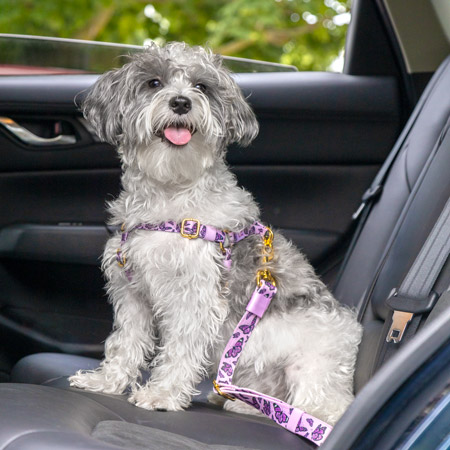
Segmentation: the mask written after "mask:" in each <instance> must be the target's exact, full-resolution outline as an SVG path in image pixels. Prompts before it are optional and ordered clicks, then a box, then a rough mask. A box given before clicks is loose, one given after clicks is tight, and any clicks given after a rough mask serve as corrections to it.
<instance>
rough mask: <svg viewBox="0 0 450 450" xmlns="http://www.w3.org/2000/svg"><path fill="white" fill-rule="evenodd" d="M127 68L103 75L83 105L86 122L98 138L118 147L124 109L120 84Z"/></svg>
mask: <svg viewBox="0 0 450 450" xmlns="http://www.w3.org/2000/svg"><path fill="white" fill-rule="evenodd" d="M124 70H126V68H124V67H123V68H121V69H116V70H111V71H109V72H106V73H105V74H103V75H102V76H101V77H100V78H99V79H98V80H97V81H96V82H95V84H94V85H93V87H92V88H91V89H90V90H89V92H88V94H87V96H86V98H85V99H84V100H83V101H82V103H81V109H82V111H83V114H84V117H85V118H86V120H87V121H88V122H89V123H90V124H91V125H92V126H93V128H94V130H95V132H96V133H97V135H98V137H99V138H100V139H101V140H102V141H105V142H108V143H109V144H111V145H114V146H117V145H118V144H119V141H120V137H121V134H122V115H123V114H122V112H121V110H122V108H121V107H120V106H121V105H120V104H119V98H120V96H119V95H118V93H119V92H120V91H121V88H120V84H121V79H122V78H123V73H122V72H123V71H124Z"/></svg>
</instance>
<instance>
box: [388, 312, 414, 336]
mask: <svg viewBox="0 0 450 450" xmlns="http://www.w3.org/2000/svg"><path fill="white" fill-rule="evenodd" d="M413 316H414V314H413V313H410V312H404V311H394V314H393V315H392V324H391V328H390V329H389V332H388V334H387V337H386V342H393V343H394V344H398V343H399V342H400V341H401V340H402V338H403V334H404V332H405V330H406V327H407V326H408V323H409V322H411V319H412V318H413Z"/></svg>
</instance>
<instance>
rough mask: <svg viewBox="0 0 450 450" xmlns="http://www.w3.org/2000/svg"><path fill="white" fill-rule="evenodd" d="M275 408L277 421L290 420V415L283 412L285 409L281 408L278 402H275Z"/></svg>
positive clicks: (285, 421) (286, 421) (284, 421)
mask: <svg viewBox="0 0 450 450" xmlns="http://www.w3.org/2000/svg"><path fill="white" fill-rule="evenodd" d="M273 409H274V412H275V419H277V422H278V423H280V424H282V423H288V422H289V416H288V415H287V414H286V413H284V412H283V410H282V409H281V408H280V406H279V405H277V404H276V403H274V404H273Z"/></svg>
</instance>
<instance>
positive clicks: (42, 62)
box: [0, 34, 297, 75]
mask: <svg viewBox="0 0 450 450" xmlns="http://www.w3.org/2000/svg"><path fill="white" fill-rule="evenodd" d="M143 48H144V47H143V46H136V45H118V44H111V43H105V42H90V41H80V40H73V39H56V38H42V37H36V36H17V35H5V34H0V55H1V56H0V75H52V74H53V75H61V74H82V73H103V72H105V71H106V70H109V69H111V68H113V67H120V66H122V65H123V64H125V63H126V61H127V57H128V56H129V55H131V54H133V53H137V52H141V51H142V50H143ZM224 60H225V65H227V66H228V68H229V69H230V70H231V71H233V72H236V73H247V72H289V71H296V70H297V69H296V67H294V66H288V65H284V64H276V63H271V62H264V61H256V60H249V59H243V58H233V57H224Z"/></svg>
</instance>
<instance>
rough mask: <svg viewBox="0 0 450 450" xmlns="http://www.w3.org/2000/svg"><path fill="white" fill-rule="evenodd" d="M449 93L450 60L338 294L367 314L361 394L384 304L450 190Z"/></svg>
mask: <svg viewBox="0 0 450 450" xmlns="http://www.w3.org/2000/svg"><path fill="white" fill-rule="evenodd" d="M449 93H450V57H449V58H447V59H446V60H445V61H444V62H443V63H442V65H441V68H440V69H439V71H438V72H437V73H436V74H435V75H434V77H433V78H432V80H431V81H430V84H429V86H428V87H427V89H426V90H425V92H424V94H423V96H422V99H421V101H420V102H419V104H418V105H417V108H420V112H419V114H418V116H417V118H416V120H415V122H414V124H413V126H412V127H411V129H410V132H409V134H408V136H407V138H406V139H405V141H404V143H403V145H402V148H401V150H400V153H399V155H398V157H397V159H396V161H395V162H394V164H393V165H392V167H391V169H390V172H389V175H388V177H387V179H386V182H385V184H384V189H383V193H382V195H381V197H380V198H379V199H378V201H377V202H376V204H375V205H374V206H373V208H372V211H371V212H370V214H369V216H368V218H367V221H366V223H365V225H364V227H363V229H362V231H361V234H360V236H359V238H358V241H357V243H356V245H355V247H354V248H353V251H352V253H351V255H350V257H349V259H348V262H347V265H346V267H345V269H344V271H343V273H342V276H341V278H340V280H339V282H338V285H337V286H336V288H335V291H334V293H335V295H336V297H337V298H338V299H339V300H340V301H342V302H343V303H346V304H348V305H351V306H355V307H357V308H358V310H360V311H361V313H362V314H363V320H362V322H363V325H364V329H365V331H364V337H363V342H362V344H361V348H360V354H359V359H358V365H357V370H356V376H355V389H356V391H358V390H359V389H360V388H361V387H362V386H363V385H364V384H365V383H366V382H367V381H368V379H369V378H370V377H371V375H372V374H373V372H374V368H375V365H376V352H375V351H374V350H375V349H376V348H377V346H378V341H379V338H380V335H381V332H382V328H383V325H384V321H385V320H386V319H387V318H388V317H389V311H388V309H387V308H386V306H385V304H384V302H385V300H386V298H387V296H388V294H389V292H390V291H391V289H392V288H395V287H399V286H400V284H401V282H402V280H403V277H404V276H405V275H406V273H407V272H408V270H409V268H410V266H411V265H412V264H413V262H414V260H415V258H416V256H417V254H418V253H419V251H420V249H421V247H422V245H423V244H424V242H425V240H426V238H427V236H428V234H429V232H430V231H431V228H432V227H433V225H434V223H435V221H436V220H437V218H438V217H439V214H440V212H441V210H442V208H443V206H444V204H445V202H446V201H447V199H448V198H449V195H450V176H449V173H450V170H449V169H450V139H449V136H448V135H445V136H444V135H443V131H444V130H446V128H447V123H448V118H449V115H450V95H449ZM440 141H441V145H440V146H439V148H438V144H439V142H440ZM366 305H367V308H366Z"/></svg>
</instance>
